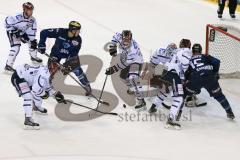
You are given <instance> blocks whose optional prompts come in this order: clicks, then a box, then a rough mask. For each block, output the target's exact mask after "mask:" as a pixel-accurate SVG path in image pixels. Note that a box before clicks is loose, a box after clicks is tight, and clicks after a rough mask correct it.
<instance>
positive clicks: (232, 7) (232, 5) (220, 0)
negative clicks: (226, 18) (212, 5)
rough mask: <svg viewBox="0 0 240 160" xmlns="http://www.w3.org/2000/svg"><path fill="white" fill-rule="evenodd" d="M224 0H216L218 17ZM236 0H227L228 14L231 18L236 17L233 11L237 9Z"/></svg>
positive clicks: (220, 14)
mask: <svg viewBox="0 0 240 160" xmlns="http://www.w3.org/2000/svg"><path fill="white" fill-rule="evenodd" d="M225 3H226V0H218V11H217V13H218V18H222V14H223V10H224V7H225ZM237 4H238V0H228V7H229V14H230V16H231V18H236V15H235V11H236V9H237Z"/></svg>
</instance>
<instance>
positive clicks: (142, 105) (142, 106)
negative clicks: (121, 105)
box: [135, 99, 147, 111]
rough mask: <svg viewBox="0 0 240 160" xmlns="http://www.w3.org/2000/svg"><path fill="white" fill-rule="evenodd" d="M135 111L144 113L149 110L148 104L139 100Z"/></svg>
mask: <svg viewBox="0 0 240 160" xmlns="http://www.w3.org/2000/svg"><path fill="white" fill-rule="evenodd" d="M135 109H136V110H138V111H144V110H146V109H147V107H146V102H145V100H144V99H140V100H138V104H137V105H136V106H135Z"/></svg>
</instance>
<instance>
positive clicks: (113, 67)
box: [105, 65, 118, 75]
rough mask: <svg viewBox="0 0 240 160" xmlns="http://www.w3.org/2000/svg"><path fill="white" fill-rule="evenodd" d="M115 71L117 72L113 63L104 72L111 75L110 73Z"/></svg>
mask: <svg viewBox="0 0 240 160" xmlns="http://www.w3.org/2000/svg"><path fill="white" fill-rule="evenodd" d="M116 72H118V68H117V67H116V66H115V65H114V66H112V67H109V68H108V69H106V72H105V74H106V75H111V74H113V73H116Z"/></svg>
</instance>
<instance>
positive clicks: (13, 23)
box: [5, 2, 42, 72]
mask: <svg viewBox="0 0 240 160" xmlns="http://www.w3.org/2000/svg"><path fill="white" fill-rule="evenodd" d="M22 7H23V13H20V14H17V15H15V16H8V17H7V18H6V19H5V27H6V30H7V36H8V38H9V42H10V46H11V49H10V53H9V56H8V59H7V63H6V66H5V70H6V71H10V72H13V71H14V69H13V65H14V62H15V59H16V57H17V55H18V53H19V51H20V46H21V42H23V43H28V45H29V53H30V56H31V60H32V61H33V62H38V63H41V62H42V60H41V59H40V58H38V57H37V40H36V39H35V36H36V32H37V24H36V19H35V18H34V17H33V16H32V14H33V9H34V6H33V4H32V3H30V2H26V3H24V4H23V5H22Z"/></svg>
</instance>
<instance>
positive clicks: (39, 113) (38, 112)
mask: <svg viewBox="0 0 240 160" xmlns="http://www.w3.org/2000/svg"><path fill="white" fill-rule="evenodd" d="M34 113H36V114H38V115H42V116H47V115H48V113H42V112H40V111H34Z"/></svg>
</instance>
